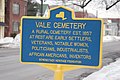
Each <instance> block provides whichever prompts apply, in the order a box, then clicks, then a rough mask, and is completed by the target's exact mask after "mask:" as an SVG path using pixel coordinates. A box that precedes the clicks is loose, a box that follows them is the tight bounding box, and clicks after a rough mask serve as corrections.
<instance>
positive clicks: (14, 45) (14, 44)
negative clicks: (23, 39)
mask: <svg viewBox="0 0 120 80" xmlns="http://www.w3.org/2000/svg"><path fill="white" fill-rule="evenodd" d="M10 47H11V48H19V47H20V34H17V35H16V37H15V38H14V40H13V42H12V44H10Z"/></svg>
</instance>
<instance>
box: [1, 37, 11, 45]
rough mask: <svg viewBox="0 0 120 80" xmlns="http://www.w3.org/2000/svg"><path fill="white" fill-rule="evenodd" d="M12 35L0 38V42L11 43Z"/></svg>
mask: <svg viewBox="0 0 120 80" xmlns="http://www.w3.org/2000/svg"><path fill="white" fill-rule="evenodd" d="M12 41H13V37H5V38H2V39H0V44H7V43H12Z"/></svg>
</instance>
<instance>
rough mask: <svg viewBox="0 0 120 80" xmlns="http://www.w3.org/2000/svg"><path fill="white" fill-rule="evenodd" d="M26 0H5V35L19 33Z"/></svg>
mask: <svg viewBox="0 0 120 80" xmlns="http://www.w3.org/2000/svg"><path fill="white" fill-rule="evenodd" d="M26 8H27V1H26V0H5V24H6V27H5V36H12V35H13V34H17V33H19V26H20V20H21V17H22V16H23V15H25V14H26Z"/></svg>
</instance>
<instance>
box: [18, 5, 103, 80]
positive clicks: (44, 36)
mask: <svg viewBox="0 0 120 80" xmlns="http://www.w3.org/2000/svg"><path fill="white" fill-rule="evenodd" d="M102 24H103V22H102V19H97V18H75V17H74V11H73V10H71V9H69V8H66V7H64V6H59V7H56V8H53V9H51V10H50V12H49V17H47V18H43V17H28V16H24V17H22V19H21V50H20V51H21V62H22V63H28V64H38V65H40V66H43V67H45V68H48V69H50V70H52V71H54V72H55V80H63V73H64V72H65V71H69V70H74V69H78V68H100V67H101V66H102Z"/></svg>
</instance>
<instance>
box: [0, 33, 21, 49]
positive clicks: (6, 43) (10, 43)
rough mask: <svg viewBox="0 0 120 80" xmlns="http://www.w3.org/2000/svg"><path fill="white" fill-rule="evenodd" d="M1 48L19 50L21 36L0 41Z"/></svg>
mask: <svg viewBox="0 0 120 80" xmlns="http://www.w3.org/2000/svg"><path fill="white" fill-rule="evenodd" d="M0 47H10V48H19V47H20V34H17V35H16V37H15V38H14V39H13V37H5V38H3V39H0Z"/></svg>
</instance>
